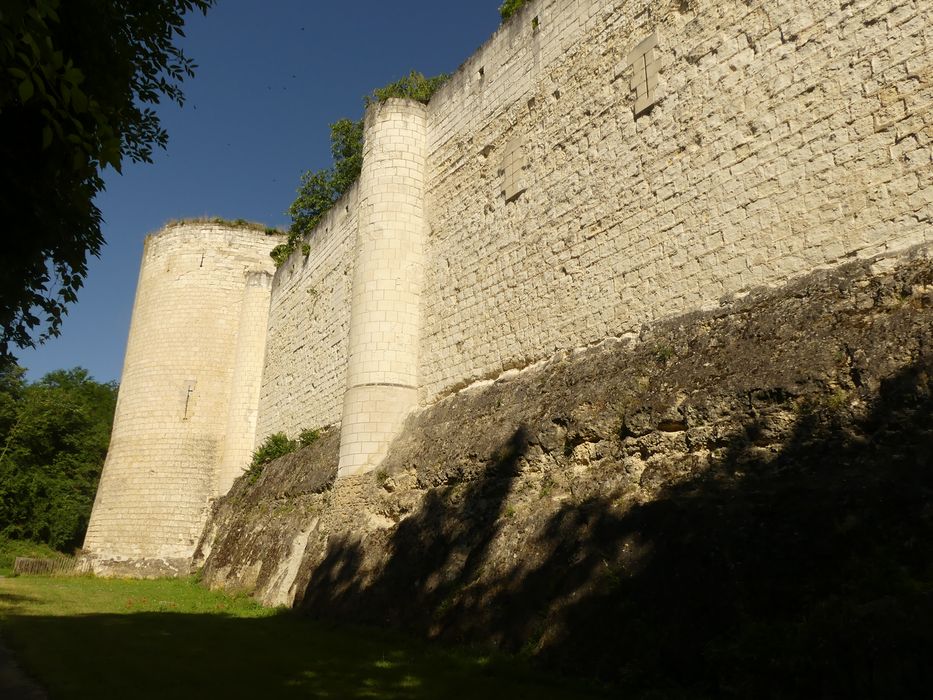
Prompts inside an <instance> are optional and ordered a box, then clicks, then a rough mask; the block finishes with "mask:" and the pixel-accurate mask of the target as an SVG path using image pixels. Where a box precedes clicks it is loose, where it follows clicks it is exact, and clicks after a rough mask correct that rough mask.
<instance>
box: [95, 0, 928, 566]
mask: <svg viewBox="0 0 933 700" xmlns="http://www.w3.org/2000/svg"><path fill="white" fill-rule="evenodd" d="M250 235H253V234H250ZM931 242H933V4H931V2H930V0H531V1H530V2H528V3H527V4H526V5H525V6H524V7H523V8H522V9H521V10H520V11H519V12H518V13H516V15H515V16H513V17H512V19H511V20H509V21H508V22H507V23H505V24H504V25H503V26H502V27H501V28H500V29H499V30H498V31H497V32H496V33H495V35H494V36H492V37H491V38H490V39H489V40H488V41H487V42H486V44H484V45H483V46H482V47H481V48H480V49H479V50H478V51H476V53H474V55H473V56H471V57H470V58H469V59H467V61H466V62H465V63H464V64H463V66H461V67H460V69H459V70H458V71H456V73H455V74H454V75H453V76H452V77H451V78H450V80H449V81H447V83H446V84H445V85H444V86H443V87H442V88H441V89H440V90H439V91H438V92H437V93H436V94H435V95H434V97H433V98H432V99H431V101H430V103H429V104H428V105H427V106H424V105H420V104H416V103H412V102H408V101H401V100H391V101H389V102H387V103H386V104H383V105H378V106H374V107H372V108H371V109H370V110H369V112H368V113H367V115H366V126H365V152H364V161H363V170H362V175H361V177H360V180H359V182H358V183H357V185H356V186H355V187H354V188H352V189H351V191H350V192H348V193H347V194H346V195H345V196H344V197H343V198H342V199H341V200H340V201H339V202H338V203H337V204H336V206H335V207H334V208H333V210H332V211H331V212H329V214H328V215H327V216H325V218H324V219H323V220H322V221H321V223H320V224H319V226H318V228H317V229H316V230H315V231H314V232H313V233H312V234H311V235H310V236H309V237H308V239H307V240H306V242H305V243H306V246H305V248H304V249H303V250H300V251H296V252H295V253H294V254H293V255H292V257H291V259H289V260H288V261H286V263H285V264H284V265H282V267H280V268H279V269H278V270H277V271H275V275H274V277H273V278H272V280H271V287H270V284H269V279H268V278H267V277H264V276H263V274H262V273H268V272H270V271H271V270H270V268H269V261H268V256H267V255H266V253H267V252H268V248H270V247H271V242H269V241H267V240H263V237H262V236H261V235H260V236H259V237H258V238H252V239H250V238H249V236H248V235H247V234H246V233H244V232H239V233H237V232H233V231H226V230H221V229H212V228H210V227H208V228H207V229H195V228H190V227H188V228H185V227H182V228H180V229H178V230H175V229H169V230H167V231H165V232H163V233H162V234H160V235H158V236H156V237H155V238H153V239H151V240H150V242H149V243H148V244H147V249H146V257H145V260H144V263H143V270H142V273H141V278H140V287H139V290H138V292H137V295H138V296H137V306H136V311H135V313H134V320H133V326H132V328H131V333H130V342H129V345H128V348H127V359H126V367H125V370H124V377H123V383H122V387H121V392H120V402H119V404H118V408H117V419H116V423H115V426H114V432H113V439H112V445H111V453H110V455H109V456H108V461H107V466H106V469H105V472H104V478H103V480H102V482H101V487H100V491H99V494H98V500H97V504H96V506H95V510H94V515H93V517H92V520H91V526H90V529H89V532H88V540H87V542H88V547H89V548H90V549H91V551H92V552H93V553H94V554H95V556H97V555H98V554H99V555H101V556H107V557H110V558H112V559H115V558H121V557H122V558H123V559H128V560H135V559H146V558H150V559H151V558H154V557H155V558H163V559H166V560H170V559H171V560H176V561H182V562H183V560H184V559H185V557H187V556H189V555H190V550H191V547H192V543H193V542H194V540H195V539H197V535H198V529H199V526H200V523H201V522H203V517H202V516H203V513H204V512H205V509H206V508H207V506H208V502H209V500H210V498H211V496H212V495H213V494H215V493H222V492H224V491H225V490H226V489H227V488H228V487H229V484H230V483H231V481H232V479H233V478H234V477H235V476H236V474H238V473H239V470H241V469H242V468H243V466H245V463H246V461H247V460H248V456H249V451H250V449H251V446H252V445H253V442H254V438H258V439H259V440H261V439H263V438H265V437H266V436H267V435H269V434H271V433H275V432H279V431H283V432H285V433H287V434H288V435H289V436H290V437H296V436H297V435H298V433H299V432H300V431H301V430H302V429H304V428H315V427H321V426H324V425H334V426H336V425H339V426H340V430H341V432H340V435H341V445H340V451H339V454H340V457H339V474H340V475H341V476H348V475H351V474H357V473H362V472H365V471H367V470H371V469H374V468H376V467H377V466H378V465H379V463H380V460H381V459H382V457H383V455H384V454H385V453H386V449H387V447H388V445H389V443H390V442H391V441H392V439H393V437H394V436H395V435H396V433H397V432H398V431H399V430H400V426H401V425H402V422H403V421H404V419H405V416H406V415H408V414H409V413H410V412H411V411H412V410H420V409H422V408H424V407H427V406H430V405H432V404H433V403H435V402H436V401H437V400H438V399H439V398H440V397H442V396H444V395H445V394H448V393H450V392H453V391H456V390H457V389H458V388H459V387H463V386H466V385H468V384H470V383H472V382H476V381H478V380H483V379H487V378H491V377H495V376H498V375H500V374H501V373H503V372H505V371H508V370H510V369H512V368H517V367H524V366H527V365H530V364H532V363H534V362H535V361H537V360H539V359H541V358H543V357H547V356H550V355H551V354H553V353H554V352H555V351H559V350H562V349H567V348H576V347H581V346H586V345H589V344H593V343H597V342H599V341H601V340H602V339H605V338H607V337H624V336H627V335H631V334H638V333H639V332H640V330H641V329H642V328H643V326H644V325H645V324H647V323H650V322H655V321H657V320H660V319H663V318H669V317H672V316H674V315H678V314H682V313H685V312H689V311H691V310H704V309H710V308H714V307H717V306H718V305H719V304H720V303H721V301H722V300H723V299H724V298H732V297H735V296H736V295H742V294H745V293H746V292H747V291H748V290H750V289H753V288H755V287H760V286H776V285H781V284H784V283H785V282H787V281H788V280H790V279H792V278H795V277H798V276H801V275H804V274H807V273H809V272H812V271H814V270H816V269H819V268H828V267H833V266H837V265H840V264H842V263H845V262H848V261H850V260H852V259H854V258H870V257H874V256H877V255H896V254H898V253H899V252H900V251H905V250H907V249H909V248H911V247H913V246H916V245H922V244H925V243H931ZM205 255H206V257H204V256H205ZM202 259H203V262H204V264H203V266H201V265H200V262H199V261H201V260H202ZM248 273H255V274H252V275H249V274H248ZM266 317H267V319H268V322H267V324H265V325H264V324H263V320H262V319H263V318H266ZM241 328H244V329H245V328H249V329H250V330H249V333H251V335H248V336H247V335H243V334H242V333H241V332H240V329H241ZM260 366H261V379H260V378H259V373H260V370H259V369H258V368H259V367H260ZM254 426H255V428H254ZM254 432H255V435H254Z"/></svg>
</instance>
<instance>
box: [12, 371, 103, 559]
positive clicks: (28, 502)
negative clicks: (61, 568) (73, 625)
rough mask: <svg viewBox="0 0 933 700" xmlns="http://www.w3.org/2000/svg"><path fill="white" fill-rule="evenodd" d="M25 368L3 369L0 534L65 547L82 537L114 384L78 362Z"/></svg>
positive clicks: (100, 466) (94, 490)
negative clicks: (35, 376)
mask: <svg viewBox="0 0 933 700" xmlns="http://www.w3.org/2000/svg"><path fill="white" fill-rule="evenodd" d="M23 375H24V370H23V369H22V368H20V367H15V366H13V367H9V368H8V369H6V370H5V371H3V372H2V373H0V538H10V539H17V540H31V541H33V542H41V543H45V544H47V545H49V546H51V547H54V548H55V549H58V550H67V549H70V548H74V547H77V546H79V545H80V544H81V542H82V541H83V539H84V532H85V530H86V528H87V523H88V519H89V518H90V515H91V507H92V505H93V503H94V494H95V492H96V491H97V482H98V479H99V478H100V472H101V469H102V468H103V465H104V457H105V456H106V454H107V446H108V443H109V441H110V429H111V426H112V424H113V412H114V408H115V406H116V398H117V387H116V384H114V383H112V382H111V383H106V384H101V383H99V382H96V381H94V380H93V379H92V378H91V377H90V376H89V375H88V373H87V370H84V369H80V368H75V369H71V370H57V371H55V372H50V373H49V374H47V375H45V377H43V378H42V379H41V380H39V381H38V382H35V383H32V384H30V383H28V382H26V380H25V379H24V376H23Z"/></svg>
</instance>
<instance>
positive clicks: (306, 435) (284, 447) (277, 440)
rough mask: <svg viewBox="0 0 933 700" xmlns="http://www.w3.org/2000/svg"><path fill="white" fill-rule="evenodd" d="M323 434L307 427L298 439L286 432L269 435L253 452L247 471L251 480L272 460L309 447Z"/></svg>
mask: <svg viewBox="0 0 933 700" xmlns="http://www.w3.org/2000/svg"><path fill="white" fill-rule="evenodd" d="M320 436H321V431H320V430H316V429H310V428H309V429H305V430H302V431H301V432H300V433H299V434H298V439H297V440H292V439H290V438H289V437H288V435H286V434H285V433H273V434H272V435H269V436H268V437H267V438H266V439H265V440H263V442H262V444H261V445H260V446H259V447H257V448H256V451H255V452H253V459H252V461H251V462H250V464H249V469H247V471H246V473H247V474H248V475H249V479H250V481H251V482H253V481H256V479H258V478H259V475H260V474H262V470H263V467H265V466H266V465H267V464H268V463H269V462H271V461H272V460H275V459H278V458H279V457H284V456H285V455H287V454H291V453H292V452H294V451H295V450H297V449H299V448H301V447H307V446H308V445H311V444H313V443H314V442H316V441H317V439H318V438H319V437H320Z"/></svg>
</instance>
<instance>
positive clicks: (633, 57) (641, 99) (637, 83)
mask: <svg viewBox="0 0 933 700" xmlns="http://www.w3.org/2000/svg"><path fill="white" fill-rule="evenodd" d="M657 46H658V35H657V33H656V32H652V33H651V35H650V36H649V37H647V38H646V39H643V40H642V41H641V42H639V44H638V46H636V47H635V48H634V49H632V51H631V52H630V53H629V55H628V58H626V60H625V62H626V64H627V65H628V66H631V68H632V81H631V86H632V91H633V92H634V93H635V116H636V117H637V116H638V115H640V114H642V113H644V112H646V111H648V110H649V109H650V108H651V107H652V106H654V104H655V102H656V101H657V94H656V89H657V87H658V69H659V65H658V59H657V56H656V55H655V54H656V51H655V49H656V48H657Z"/></svg>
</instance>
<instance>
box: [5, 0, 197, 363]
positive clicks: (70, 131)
mask: <svg viewBox="0 0 933 700" xmlns="http://www.w3.org/2000/svg"><path fill="white" fill-rule="evenodd" d="M214 1H215V0H67V1H63V0H0V214H2V218H3V222H4V225H5V227H6V230H7V231H8V235H7V238H6V244H5V248H4V255H3V258H4V264H3V266H2V269H0V358H8V356H9V354H10V349H11V347H21V348H24V347H32V346H34V345H35V342H36V340H37V339H36V338H35V337H34V334H35V333H38V334H39V336H38V342H42V341H43V340H45V339H46V338H48V337H50V336H53V335H57V334H58V332H59V327H60V325H61V322H62V315H63V314H64V313H65V311H66V306H67V305H68V304H70V303H72V302H74V301H75V299H76V294H77V291H78V289H80V288H81V286H82V284H83V281H84V278H85V276H86V274H87V259H88V255H95V256H96V255H98V254H99V253H100V249H101V246H102V244H103V242H104V241H103V237H102V235H101V231H100V224H101V214H100V211H99V210H98V208H97V207H96V206H95V205H94V201H93V200H94V196H95V195H96V194H97V193H98V192H100V191H101V190H102V189H103V180H102V178H101V171H102V169H103V168H104V167H106V166H110V167H112V168H114V169H115V170H116V171H118V172H119V171H120V168H121V165H122V163H123V161H124V159H125V158H129V159H130V160H132V161H145V162H148V161H151V159H152V150H153V147H155V146H159V147H164V146H165V145H166V143H167V138H168V137H167V135H166V132H165V130H164V129H163V128H162V127H161V125H160V123H159V119H158V117H157V116H156V114H155V112H154V110H153V109H152V106H153V105H156V104H158V103H159V102H160V100H161V99H162V98H167V99H169V100H171V101H173V102H176V103H178V104H181V103H182V102H183V95H182V92H181V88H180V85H181V82H182V81H183V80H184V78H185V77H189V76H191V75H192V71H193V68H194V64H193V63H192V62H191V60H190V59H188V58H187V57H186V56H185V55H184V54H183V52H182V51H181V49H179V48H178V47H177V46H175V44H174V43H173V42H174V41H175V39H176V37H179V36H183V32H182V28H183V18H184V15H185V13H187V12H189V11H191V10H199V11H201V12H206V11H207V9H208V8H209V7H210V6H211V5H213V4H214Z"/></svg>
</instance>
